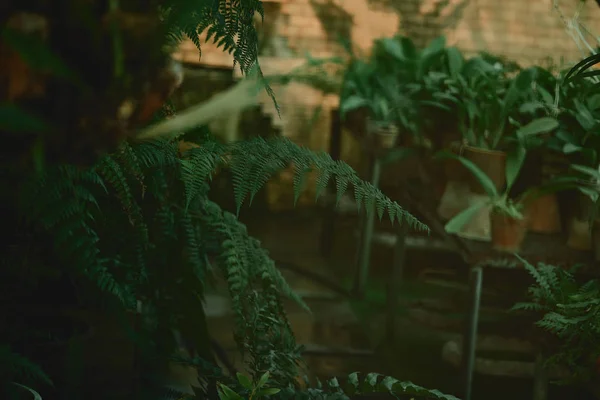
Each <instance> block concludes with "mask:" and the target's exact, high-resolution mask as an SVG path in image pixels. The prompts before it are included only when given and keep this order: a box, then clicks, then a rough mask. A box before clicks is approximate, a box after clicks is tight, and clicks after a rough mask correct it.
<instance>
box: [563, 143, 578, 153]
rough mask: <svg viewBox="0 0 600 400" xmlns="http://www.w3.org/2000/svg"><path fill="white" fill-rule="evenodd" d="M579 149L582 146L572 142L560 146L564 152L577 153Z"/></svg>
mask: <svg viewBox="0 0 600 400" xmlns="http://www.w3.org/2000/svg"><path fill="white" fill-rule="evenodd" d="M581 150H582V148H581V147H580V146H576V145H574V144H573V143H566V144H565V145H564V146H563V148H562V151H563V153H565V154H571V153H577V152H579V151H581Z"/></svg>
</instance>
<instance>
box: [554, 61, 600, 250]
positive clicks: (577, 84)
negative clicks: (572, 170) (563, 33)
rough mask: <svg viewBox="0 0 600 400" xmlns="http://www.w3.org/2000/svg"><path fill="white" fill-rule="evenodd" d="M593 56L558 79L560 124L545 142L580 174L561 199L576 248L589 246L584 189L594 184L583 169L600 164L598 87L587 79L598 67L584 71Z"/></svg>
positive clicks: (588, 204)
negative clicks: (572, 189) (575, 189)
mask: <svg viewBox="0 0 600 400" xmlns="http://www.w3.org/2000/svg"><path fill="white" fill-rule="evenodd" d="M597 59H598V56H592V57H589V58H587V59H586V60H583V61H582V62H581V63H579V64H577V65H576V66H575V67H573V68H572V69H571V70H569V71H568V72H567V73H566V74H565V75H564V78H563V79H562V80H561V82H560V83H561V85H560V87H559V90H560V91H559V93H560V95H561V96H560V99H559V100H560V101H559V102H558V106H559V108H560V110H559V111H560V113H559V119H560V127H559V129H558V131H557V133H556V135H555V136H554V137H553V138H551V140H550V141H549V144H548V147H549V149H550V150H551V151H554V152H555V153H558V154H562V156H563V158H564V162H563V165H562V168H563V169H565V170H566V169H567V168H568V166H569V165H577V166H579V167H576V170H577V171H578V172H580V173H583V174H584V175H580V176H579V178H580V180H579V181H578V182H579V184H578V185H577V188H578V189H579V190H577V191H573V192H571V193H568V194H566V196H572V197H569V198H566V199H565V200H568V201H565V203H568V204H569V209H568V213H569V214H570V215H569V216H568V222H567V223H568V240H567V244H568V246H569V247H572V248H575V249H579V250H589V249H590V248H591V247H592V237H591V231H590V229H589V221H590V218H591V215H592V214H593V210H594V205H593V202H592V200H591V197H590V196H589V193H585V192H584V191H585V190H586V188H592V187H595V186H596V182H595V178H594V176H593V175H590V174H589V173H586V172H584V170H586V171H588V172H589V171H594V170H595V169H596V168H597V167H598V165H599V164H600V157H599V154H598V149H600V130H599V128H600V91H599V90H598V86H597V83H595V81H594V80H593V79H589V78H591V77H593V76H598V71H592V72H586V71H587V69H588V68H589V67H590V66H592V65H594V62H596V60H597ZM577 168H579V169H577ZM564 172H565V171H563V173H564ZM586 180H587V182H586Z"/></svg>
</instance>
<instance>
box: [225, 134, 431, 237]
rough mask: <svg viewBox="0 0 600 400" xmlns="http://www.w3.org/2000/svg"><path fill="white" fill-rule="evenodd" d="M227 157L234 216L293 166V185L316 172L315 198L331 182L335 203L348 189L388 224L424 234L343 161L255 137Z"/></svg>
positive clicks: (234, 146)
mask: <svg viewBox="0 0 600 400" xmlns="http://www.w3.org/2000/svg"><path fill="white" fill-rule="evenodd" d="M228 153H229V154H230V156H231V159H230V166H231V170H232V173H233V181H234V190H235V200H236V203H237V208H238V213H239V210H240V208H241V206H242V204H243V203H244V200H245V199H246V197H247V196H248V195H250V199H252V197H253V196H254V195H255V194H256V193H257V192H258V191H259V190H260V189H261V188H262V187H263V185H264V184H265V182H266V181H267V180H268V178H269V177H271V176H273V175H274V174H275V173H277V172H279V171H281V170H282V169H284V168H285V167H286V166H288V165H290V164H294V165H296V166H298V167H297V168H296V178H295V180H296V182H302V180H303V179H304V175H305V174H306V173H308V172H309V171H311V170H313V169H314V170H317V171H319V172H320V176H319V177H318V179H317V195H320V194H321V192H322V190H323V189H324V188H325V187H326V186H327V183H328V181H329V180H330V179H331V178H334V179H335V183H336V189H337V200H338V202H339V200H340V199H341V197H342V195H343V194H344V192H345V191H346V190H347V189H348V188H350V187H352V188H353V190H354V193H355V197H356V198H357V200H360V201H362V203H364V204H365V205H366V206H367V207H368V206H369V204H373V205H375V206H376V209H377V210H378V214H379V217H380V218H381V217H382V216H383V214H384V213H386V212H387V214H388V215H389V216H390V218H391V220H392V222H394V221H398V222H407V223H408V224H409V225H410V226H412V227H414V228H417V229H421V230H425V231H428V228H427V226H426V225H424V224H423V223H421V222H420V221H419V220H417V219H416V218H415V217H413V216H412V215H411V214H410V213H408V212H406V211H405V210H404V209H403V208H402V207H400V205H398V203H396V202H395V201H392V200H390V199H389V198H388V197H387V196H385V195H384V194H383V193H382V192H381V191H380V190H379V189H377V188H375V187H374V186H373V185H372V184H371V183H369V182H365V181H363V180H362V179H360V178H359V177H358V175H357V174H356V172H355V171H354V170H353V169H352V168H351V167H350V166H349V165H348V164H346V163H344V162H343V161H334V160H333V159H332V158H331V156H330V155H329V154H327V153H325V152H319V153H315V152H313V151H312V150H309V149H307V148H305V147H301V146H298V145H296V144H295V143H293V142H292V141H290V140H289V139H287V138H281V137H277V138H271V139H264V138H261V137H258V138H254V139H251V140H248V141H244V142H239V143H234V144H232V145H231V146H230V148H229V150H228ZM301 189H302V186H301V185H297V189H296V195H295V196H296V197H297V196H298V195H299V194H298V192H299V190H301ZM359 204H360V202H359ZM367 210H370V208H367Z"/></svg>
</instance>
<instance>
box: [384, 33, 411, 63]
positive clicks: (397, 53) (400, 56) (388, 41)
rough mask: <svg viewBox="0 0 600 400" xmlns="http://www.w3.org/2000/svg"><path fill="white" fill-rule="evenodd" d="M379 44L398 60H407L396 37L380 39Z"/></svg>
mask: <svg viewBox="0 0 600 400" xmlns="http://www.w3.org/2000/svg"><path fill="white" fill-rule="evenodd" d="M381 44H382V45H383V48H384V49H385V51H386V52H388V53H389V54H391V55H392V56H394V58H396V59H397V60H399V61H407V57H406V55H405V54H404V50H403V48H402V45H401V44H400V42H399V41H398V40H397V39H396V38H385V39H382V40H381Z"/></svg>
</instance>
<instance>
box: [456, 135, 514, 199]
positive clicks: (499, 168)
mask: <svg viewBox="0 0 600 400" xmlns="http://www.w3.org/2000/svg"><path fill="white" fill-rule="evenodd" d="M462 152H463V156H464V157H465V158H466V159H467V160H469V161H471V162H472V163H473V164H475V165H477V166H478V167H479V169H481V170H482V171H483V172H485V173H486V175H487V176H489V177H490V179H491V180H492V182H494V184H495V185H496V189H497V190H498V191H500V190H502V188H503V187H504V185H505V184H506V152H504V151H497V150H486V149H480V148H478V147H472V146H463V148H462ZM468 179H469V186H470V187H471V190H472V191H473V192H474V193H485V191H484V190H483V188H482V187H481V184H480V183H479V181H478V180H477V178H475V177H474V176H473V174H469V178H468Z"/></svg>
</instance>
